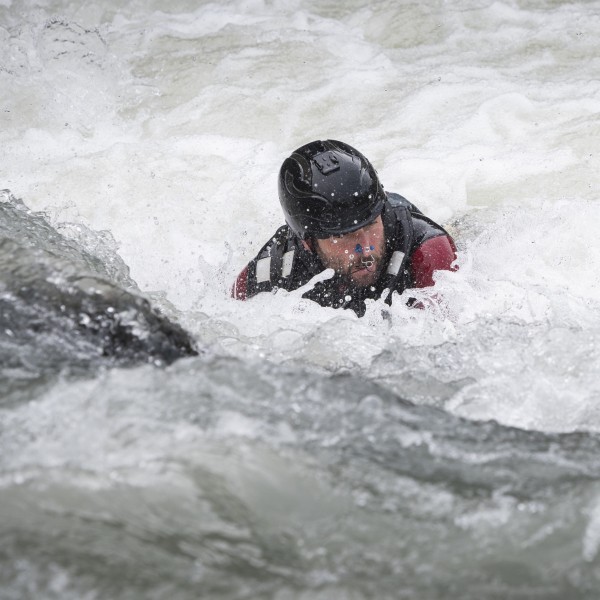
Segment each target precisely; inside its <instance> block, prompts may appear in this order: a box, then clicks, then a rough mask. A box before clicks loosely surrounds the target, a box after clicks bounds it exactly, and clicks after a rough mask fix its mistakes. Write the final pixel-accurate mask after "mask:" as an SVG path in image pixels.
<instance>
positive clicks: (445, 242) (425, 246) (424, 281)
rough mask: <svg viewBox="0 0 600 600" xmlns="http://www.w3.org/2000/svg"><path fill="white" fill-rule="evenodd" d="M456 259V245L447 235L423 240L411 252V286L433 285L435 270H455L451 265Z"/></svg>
mask: <svg viewBox="0 0 600 600" xmlns="http://www.w3.org/2000/svg"><path fill="white" fill-rule="evenodd" d="M455 260H456V246H455V245H454V240H453V239H452V238H451V237H450V236H449V235H438V236H436V237H433V238H429V239H428V240H426V241H424V242H423V243H422V244H421V245H420V246H418V247H417V249H416V250H415V251H414V252H413V255H412V257H411V261H410V270H411V276H412V280H413V286H414V287H416V288H422V287H430V286H432V285H435V282H434V280H433V274H434V272H435V271H440V270H441V271H456V269H457V267H456V266H454V267H453V266H452V263H453V262H454V261H455Z"/></svg>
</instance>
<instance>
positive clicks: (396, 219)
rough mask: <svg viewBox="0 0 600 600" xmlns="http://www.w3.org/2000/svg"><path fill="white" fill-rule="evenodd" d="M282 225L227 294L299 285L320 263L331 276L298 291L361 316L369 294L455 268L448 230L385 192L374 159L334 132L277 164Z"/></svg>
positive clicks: (429, 280) (428, 282)
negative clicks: (336, 137)
mask: <svg viewBox="0 0 600 600" xmlns="http://www.w3.org/2000/svg"><path fill="white" fill-rule="evenodd" d="M279 200H280V202H281V207H282V209H283V213H284V215H285V220H286V223H287V224H286V225H284V226H283V227H280V228H279V229H278V230H277V232H276V233H275V235H274V236H273V237H272V238H271V239H270V240H269V241H268V242H267V244H265V246H264V247H263V248H262V250H261V251H260V252H259V253H258V255H257V256H256V258H255V259H254V260H252V261H251V262H250V263H249V264H248V266H247V267H246V268H245V269H244V270H243V271H242V272H241V273H240V274H239V275H238V277H237V280H236V282H235V284H234V286H233V290H232V295H233V296H234V297H235V298H238V299H240V300H245V299H246V298H250V297H252V296H254V295H256V294H258V293H259V292H266V291H271V290H275V289H278V288H283V289H285V290H294V289H297V288H299V287H301V286H303V285H305V284H306V283H308V282H309V281H310V280H311V279H312V278H313V277H315V275H318V274H319V273H321V272H322V271H324V270H325V269H333V272H334V274H333V276H332V277H331V278H330V279H326V280H323V281H319V282H317V283H316V284H315V285H314V286H313V287H312V288H311V289H309V290H308V291H307V292H305V293H304V294H303V297H304V298H309V299H311V300H314V301H315V302H318V303H319V304H321V305H322V306H332V307H334V308H349V309H352V310H354V311H355V312H356V314H357V315H358V316H359V317H361V316H363V315H364V313H365V310H366V307H365V300H366V299H368V298H380V297H381V295H382V294H383V293H384V292H385V291H386V290H387V296H386V299H385V301H386V302H387V303H388V304H391V303H392V292H394V291H395V292H398V293H399V294H401V293H402V292H403V291H404V290H405V289H407V288H420V287H427V286H432V285H434V281H433V273H434V272H435V271H437V270H439V269H443V270H453V267H452V263H453V261H454V260H455V259H456V247H455V245H454V241H453V240H452V238H451V237H450V236H449V235H448V233H447V232H446V231H445V230H444V229H442V227H440V226H439V225H437V224H436V223H434V222H433V221H432V220H431V219H428V218H427V217H426V216H425V215H424V214H423V213H421V211H420V210H419V209H418V208H417V207H416V206H415V205H414V204H411V203H410V202H409V201H408V200H406V199H405V198H403V197H402V196H400V195H398V194H393V193H388V192H384V190H383V187H382V185H381V183H380V182H379V179H378V177H377V173H376V172H375V169H374V168H373V166H372V165H371V163H370V162H369V161H368V160H367V159H366V158H365V157H364V156H363V155H362V154H361V153H360V152H358V150H355V149H354V148H352V147H351V146H348V145H347V144H344V143H343V142H338V141H335V140H325V141H320V140H319V141H315V142H311V143H309V144H306V145H305V146H302V147H301V148H298V149H297V150H296V151H295V152H293V153H292V155H291V156H290V157H289V158H287V159H286V160H285V161H284V163H283V165H282V167H281V170H280V172H279Z"/></svg>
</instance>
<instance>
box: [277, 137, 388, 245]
mask: <svg viewBox="0 0 600 600" xmlns="http://www.w3.org/2000/svg"><path fill="white" fill-rule="evenodd" d="M279 201H280V202H281V208H282V209H283V213H284V215H285V220H286V222H287V224H288V225H289V226H290V228H291V229H292V231H293V232H294V233H295V234H296V235H297V236H298V237H300V238H301V239H305V238H309V237H316V238H327V237H329V236H332V235H341V234H343V233H350V232H351V231H355V230H357V229H360V228H361V227H364V226H365V225H367V224H368V223H370V222H371V221H373V219H375V218H377V216H378V215H379V214H380V213H381V211H382V209H383V203H384V201H385V193H384V191H383V187H382V186H381V184H380V183H379V179H378V178H377V173H376V172H375V169H374V168H373V166H372V165H371V163H370V162H369V161H368V160H367V159H366V158H365V157H364V156H363V155H362V154H361V153H360V152H359V151H358V150H355V149H354V148H352V147H351V146H348V144H344V143H343V142H337V141H335V140H325V141H320V140H318V141H315V142H310V144H306V145H305V146H302V147H300V148H298V150H296V151H294V152H293V153H292V155H291V156H290V157H289V158H286V159H285V161H284V163H283V165H281V170H280V171H279Z"/></svg>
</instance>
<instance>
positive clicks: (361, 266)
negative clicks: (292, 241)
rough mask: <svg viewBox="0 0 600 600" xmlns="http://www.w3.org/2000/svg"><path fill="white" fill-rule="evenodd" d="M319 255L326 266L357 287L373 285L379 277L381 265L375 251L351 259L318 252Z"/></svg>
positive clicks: (380, 259) (379, 256)
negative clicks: (327, 255)
mask: <svg viewBox="0 0 600 600" xmlns="http://www.w3.org/2000/svg"><path fill="white" fill-rule="evenodd" d="M319 255H320V258H321V262H322V263H323V265H324V266H325V267H326V268H328V269H333V270H334V271H335V273H336V275H338V276H339V277H341V278H342V279H343V280H345V281H346V282H347V283H348V284H349V285H351V286H353V287H358V288H365V287H368V286H370V285H373V284H374V283H375V282H376V281H377V280H378V279H379V275H380V274H381V270H382V267H383V260H382V257H381V255H380V254H375V253H373V254H369V255H368V256H357V257H355V258H353V259H351V260H349V259H348V258H347V257H326V256H324V255H323V254H322V253H320V252H319Z"/></svg>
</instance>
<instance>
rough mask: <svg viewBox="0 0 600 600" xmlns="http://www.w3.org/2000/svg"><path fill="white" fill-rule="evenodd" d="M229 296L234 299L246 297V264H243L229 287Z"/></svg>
mask: <svg viewBox="0 0 600 600" xmlns="http://www.w3.org/2000/svg"><path fill="white" fill-rule="evenodd" d="M231 297H232V298H235V299H236V300H246V299H247V298H248V266H245V267H244V269H243V271H242V272H241V273H240V274H239V275H238V276H237V278H236V280H235V282H234V284H233V287H232V288H231Z"/></svg>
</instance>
